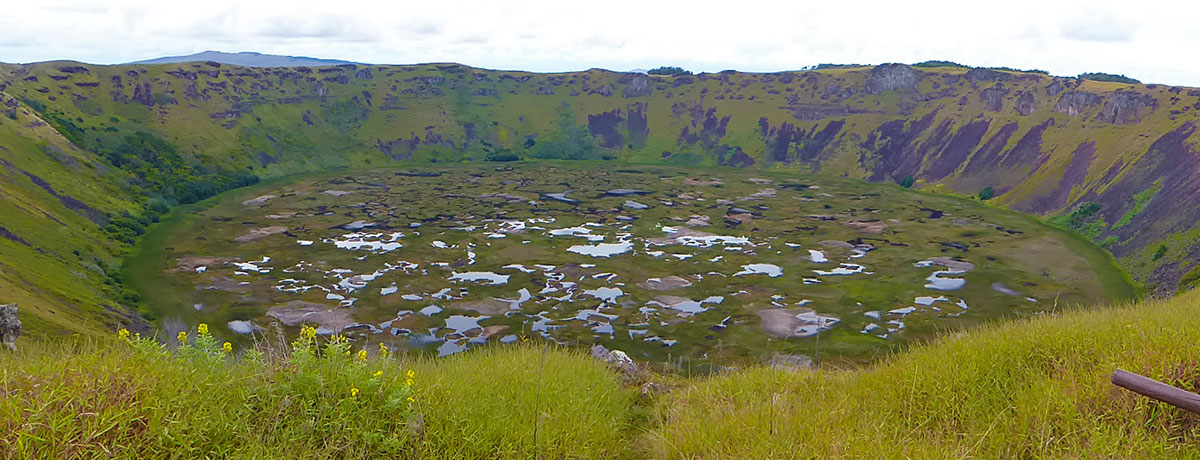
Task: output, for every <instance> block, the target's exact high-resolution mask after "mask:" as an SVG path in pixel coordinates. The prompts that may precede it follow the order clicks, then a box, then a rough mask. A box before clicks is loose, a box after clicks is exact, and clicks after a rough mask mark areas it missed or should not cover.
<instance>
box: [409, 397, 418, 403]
mask: <svg viewBox="0 0 1200 460" xmlns="http://www.w3.org/2000/svg"><path fill="white" fill-rule="evenodd" d="M416 401H417V399H416V398H414V397H412V396H409V397H408V402H410V403H411V402H416Z"/></svg>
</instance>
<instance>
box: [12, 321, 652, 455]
mask: <svg viewBox="0 0 1200 460" xmlns="http://www.w3.org/2000/svg"><path fill="white" fill-rule="evenodd" d="M196 342H197V344H194V345H191V346H188V347H183V348H182V349H181V350H179V351H177V352H171V351H168V350H166V349H164V348H162V347H160V346H158V345H156V344H153V343H152V342H149V341H130V342H129V343H118V344H115V345H112V344H100V345H96V344H82V345H74V346H65V347H52V346H48V345H37V344H35V345H32V346H26V348H27V349H26V350H24V351H22V352H21V353H20V354H19V355H15V356H7V357H3V358H0V365H2V366H3V368H4V369H5V371H4V373H3V382H2V385H0V388H2V389H3V392H4V396H3V398H0V454H2V455H0V457H6V458H7V457H12V458H92V457H97V458H110V457H116V458H139V459H140V458H206V457H207V458H306V459H311V458H527V457H528V456H529V454H530V453H532V452H536V453H538V454H539V455H541V456H542V457H543V458H610V457H613V456H616V455H619V452H620V450H619V449H617V447H619V446H621V445H622V444H621V443H620V442H618V436H620V435H621V434H622V433H624V432H625V429H624V428H625V421H626V420H627V418H628V415H627V413H626V412H627V410H628V407H629V401H630V400H629V398H628V395H627V394H626V393H624V392H623V390H621V387H620V385H619V380H618V378H617V377H616V376H615V375H614V374H612V373H611V372H609V371H607V370H606V369H604V368H603V366H602V365H601V364H599V363H597V362H594V361H593V360H591V359H590V358H587V357H584V356H581V355H577V354H575V353H571V352H565V351H562V350H554V349H551V350H545V351H544V350H542V349H540V348H536V347H533V346H520V347H515V348H513V347H509V348H505V349H504V350H493V349H484V350H478V351H475V352H472V353H469V354H466V355H465V356H461V357H453V358H450V359H445V360H438V361H435V362H434V361H429V360H426V359H416V360H403V359H400V360H397V359H383V358H381V357H379V356H374V355H375V353H370V354H368V355H371V356H370V357H369V358H368V357H367V355H364V356H362V358H365V359H360V356H359V351H358V350H350V349H349V346H348V345H346V344H345V342H341V343H340V344H333V345H329V344H325V345H321V347H320V348H321V350H320V351H319V352H318V351H315V347H314V348H312V349H310V350H309V351H304V349H305V347H298V348H297V349H298V350H299V351H296V352H293V353H291V354H290V355H285V356H281V357H275V358H268V357H265V356H262V355H256V354H253V353H251V354H248V355H247V356H245V357H243V358H242V359H241V360H234V359H233V358H232V357H229V356H226V354H225V353H224V352H222V351H220V347H218V346H216V345H215V344H212V343H211V338H210V343H208V345H207V346H203V341H202V340H200V339H198V340H197V341H196ZM347 351H349V352H350V353H349V354H348V355H347V354H346V352H347ZM409 371H412V377H411V379H412V380H413V384H412V386H411V388H412V389H413V391H412V393H411V396H412V397H413V399H412V400H411V401H409V400H408V396H410V393H409V392H408V388H409V385H408V384H407V383H408V382H406V380H408V379H409V378H410V377H409V376H408V375H409V374H408V372H409ZM535 432H536V438H537V439H536V443H535V440H534V437H535Z"/></svg>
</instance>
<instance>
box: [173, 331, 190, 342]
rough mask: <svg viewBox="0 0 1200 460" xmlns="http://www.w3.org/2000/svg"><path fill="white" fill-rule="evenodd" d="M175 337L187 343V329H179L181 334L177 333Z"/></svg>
mask: <svg viewBox="0 0 1200 460" xmlns="http://www.w3.org/2000/svg"><path fill="white" fill-rule="evenodd" d="M175 339H176V340H178V341H179V343H181V344H185V343H187V331H179V335H176V336H175Z"/></svg>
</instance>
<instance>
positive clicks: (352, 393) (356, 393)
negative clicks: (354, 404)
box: [350, 387, 358, 398]
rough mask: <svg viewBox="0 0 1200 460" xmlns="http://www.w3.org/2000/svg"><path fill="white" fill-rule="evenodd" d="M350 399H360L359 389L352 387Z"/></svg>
mask: <svg viewBox="0 0 1200 460" xmlns="http://www.w3.org/2000/svg"><path fill="white" fill-rule="evenodd" d="M350 397H352V398H357V397H358V388H355V387H350Z"/></svg>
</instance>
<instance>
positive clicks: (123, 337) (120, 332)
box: [117, 328, 129, 340]
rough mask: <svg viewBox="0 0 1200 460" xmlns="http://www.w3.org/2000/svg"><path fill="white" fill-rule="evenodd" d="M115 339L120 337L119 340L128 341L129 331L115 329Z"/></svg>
mask: <svg viewBox="0 0 1200 460" xmlns="http://www.w3.org/2000/svg"><path fill="white" fill-rule="evenodd" d="M117 337H120V338H121V340H129V329H125V328H120V329H117Z"/></svg>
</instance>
